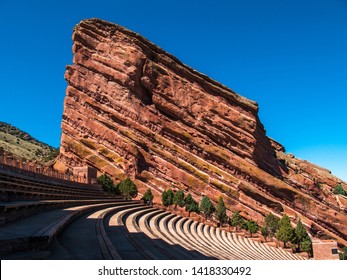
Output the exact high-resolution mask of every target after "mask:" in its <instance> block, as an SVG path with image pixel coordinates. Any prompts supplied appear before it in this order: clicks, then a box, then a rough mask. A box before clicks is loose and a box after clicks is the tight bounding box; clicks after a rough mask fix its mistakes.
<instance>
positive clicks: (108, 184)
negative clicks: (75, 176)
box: [98, 174, 114, 193]
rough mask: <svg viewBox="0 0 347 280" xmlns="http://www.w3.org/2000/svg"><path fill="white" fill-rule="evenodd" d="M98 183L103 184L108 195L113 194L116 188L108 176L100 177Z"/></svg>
mask: <svg viewBox="0 0 347 280" xmlns="http://www.w3.org/2000/svg"><path fill="white" fill-rule="evenodd" d="M98 183H99V184H101V186H102V189H103V191H104V192H106V193H111V192H112V189H113V188H114V183H113V181H112V179H111V177H110V176H108V175H107V174H102V175H100V176H99V177H98Z"/></svg>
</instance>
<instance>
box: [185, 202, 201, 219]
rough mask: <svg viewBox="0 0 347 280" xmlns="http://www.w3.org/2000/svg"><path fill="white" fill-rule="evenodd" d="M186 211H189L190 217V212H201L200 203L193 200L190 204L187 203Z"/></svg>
mask: <svg viewBox="0 0 347 280" xmlns="http://www.w3.org/2000/svg"><path fill="white" fill-rule="evenodd" d="M186 211H188V217H189V216H190V213H192V212H194V213H199V205H198V203H197V202H196V201H195V200H193V201H192V202H191V203H190V204H188V205H186Z"/></svg>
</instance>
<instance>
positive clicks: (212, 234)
mask: <svg viewBox="0 0 347 280" xmlns="http://www.w3.org/2000/svg"><path fill="white" fill-rule="evenodd" d="M204 233H205V235H206V236H207V237H209V238H210V240H211V241H210V242H213V243H214V244H215V247H216V248H217V249H218V250H219V251H220V252H221V254H223V255H224V256H225V258H226V259H232V258H234V256H233V254H232V252H230V251H229V250H227V249H226V247H225V244H223V243H222V242H221V240H220V239H219V237H218V236H217V235H216V228H215V227H212V226H208V225H205V227H204Z"/></svg>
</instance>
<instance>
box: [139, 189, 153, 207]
mask: <svg viewBox="0 0 347 280" xmlns="http://www.w3.org/2000/svg"><path fill="white" fill-rule="evenodd" d="M153 198H154V196H153V194H152V191H151V190H150V189H148V190H147V191H146V192H145V193H144V195H143V197H142V200H143V201H144V202H145V203H150V204H152V201H153Z"/></svg>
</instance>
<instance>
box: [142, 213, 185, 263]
mask: <svg viewBox="0 0 347 280" xmlns="http://www.w3.org/2000/svg"><path fill="white" fill-rule="evenodd" d="M163 213H166V212H165V211H163V210H158V209H156V211H151V212H148V213H142V215H139V219H138V221H137V225H136V227H137V230H138V231H142V232H143V233H144V234H145V235H146V236H147V237H148V238H149V239H150V240H151V242H152V244H153V246H154V247H155V248H156V249H157V250H159V251H160V252H161V253H162V254H164V255H165V257H164V258H163V259H184V255H182V254H181V253H180V252H178V251H177V249H168V248H169V247H170V246H169V244H168V243H165V241H164V240H162V239H161V238H159V236H158V235H157V234H156V233H158V232H157V230H156V228H155V229H154V230H152V229H151V228H150V226H149V221H150V220H151V219H153V218H154V217H156V216H160V215H161V214H163Z"/></svg>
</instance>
